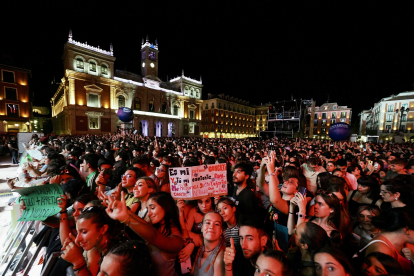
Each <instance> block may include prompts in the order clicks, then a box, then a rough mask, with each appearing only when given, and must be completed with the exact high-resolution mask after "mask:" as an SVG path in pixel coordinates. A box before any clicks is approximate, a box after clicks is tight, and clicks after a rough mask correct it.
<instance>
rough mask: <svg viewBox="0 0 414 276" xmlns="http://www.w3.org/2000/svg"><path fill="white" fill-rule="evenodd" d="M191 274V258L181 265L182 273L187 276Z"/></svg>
mask: <svg viewBox="0 0 414 276" xmlns="http://www.w3.org/2000/svg"><path fill="white" fill-rule="evenodd" d="M190 272H191V258H190V257H189V258H188V259H187V260H186V261H185V262H182V263H181V273H182V274H186V273H190Z"/></svg>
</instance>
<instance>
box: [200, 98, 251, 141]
mask: <svg viewBox="0 0 414 276" xmlns="http://www.w3.org/2000/svg"><path fill="white" fill-rule="evenodd" d="M202 112H203V113H202V118H203V123H202V135H203V136H204V137H205V138H246V137H255V136H256V132H255V128H256V120H255V109H254V107H251V106H250V105H249V102H248V101H245V100H241V99H237V98H235V97H231V96H228V95H224V94H220V95H217V96H216V95H212V94H208V99H207V100H204V102H203V111H202Z"/></svg>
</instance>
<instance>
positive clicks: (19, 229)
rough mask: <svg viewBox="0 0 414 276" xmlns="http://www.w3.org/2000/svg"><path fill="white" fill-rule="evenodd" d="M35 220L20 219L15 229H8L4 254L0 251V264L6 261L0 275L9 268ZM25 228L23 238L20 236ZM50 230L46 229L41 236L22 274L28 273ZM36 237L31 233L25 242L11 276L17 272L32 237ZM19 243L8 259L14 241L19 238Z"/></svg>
mask: <svg viewBox="0 0 414 276" xmlns="http://www.w3.org/2000/svg"><path fill="white" fill-rule="evenodd" d="M34 223H35V221H21V222H19V224H18V225H17V226H16V227H15V229H14V230H13V231H10V233H9V235H8V236H7V239H6V242H5V244H6V243H7V242H8V243H7V246H6V247H5V250H6V253H5V254H4V251H3V252H1V253H2V254H4V256H3V259H2V261H1V263H0V266H1V265H3V264H4V263H6V261H8V263H7V266H6V268H5V269H4V271H3V274H2V275H1V276H5V275H6V274H7V273H8V271H9V268H10V266H11V264H12V263H13V261H14V259H15V258H16V256H17V254H18V253H19V251H20V249H21V248H22V247H23V246H24V243H25V242H26V238H27V235H28V234H29V233H30V230H31V229H32V228H33V225H34ZM25 228H26V231H25V232H24V235H23V238H21V235H22V232H23V230H24V229H25ZM51 232H52V229H48V230H47V231H46V233H45V235H44V236H43V238H42V240H41V241H40V243H39V244H38V245H37V249H36V251H35V253H34V254H33V256H32V257H31V259H30V261H29V262H28V263H27V265H26V267H25V269H24V272H23V276H26V275H28V274H29V272H30V270H31V268H32V266H33V264H34V261H35V260H36V258H37V256H38V255H39V252H40V250H41V249H42V247H43V245H44V244H45V242H46V241H47V240H48V238H49V236H50V233H51ZM35 237H36V235H33V236H32V237H31V239H30V241H29V243H28V244H26V248H25V249H24V251H23V253H22V256H21V258H20V260H19V261H18V263H17V264H16V266H15V268H14V269H13V272H12V274H11V275H12V276H15V275H16V274H17V273H18V272H19V268H20V266H21V265H22V263H23V261H24V259H25V258H26V256H27V254H28V253H29V250H30V248H31V246H32V244H33V241H34V238H35ZM19 239H21V240H20V242H19V245H18V246H17V248H16V251H15V252H14V254H13V256H12V257H11V259H10V260H9V255H10V253H11V251H12V250H13V248H14V247H15V245H16V242H17V241H18V240H19ZM46 267H47V266H45V267H44V268H43V270H42V275H43V272H44V271H45V270H46V269H45V268H46Z"/></svg>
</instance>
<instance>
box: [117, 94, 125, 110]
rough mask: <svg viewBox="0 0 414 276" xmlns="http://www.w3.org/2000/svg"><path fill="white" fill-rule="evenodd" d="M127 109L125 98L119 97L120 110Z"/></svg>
mask: <svg viewBox="0 0 414 276" xmlns="http://www.w3.org/2000/svg"><path fill="white" fill-rule="evenodd" d="M121 107H125V97H124V96H122V95H120V96H119V97H118V108H121Z"/></svg>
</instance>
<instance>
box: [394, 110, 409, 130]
mask: <svg viewBox="0 0 414 276" xmlns="http://www.w3.org/2000/svg"><path fill="white" fill-rule="evenodd" d="M408 111H410V109H409V108H408V107H407V108H405V107H404V106H402V107H401V109H400V110H398V108H397V109H396V110H395V113H397V114H398V112H399V113H400V125H399V127H398V129H397V131H396V132H395V134H398V133H399V131H400V129H401V121H402V116H403V115H404V112H407V114H408Z"/></svg>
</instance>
